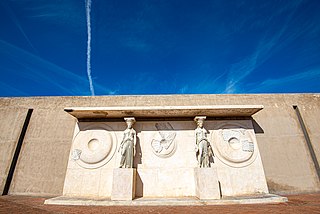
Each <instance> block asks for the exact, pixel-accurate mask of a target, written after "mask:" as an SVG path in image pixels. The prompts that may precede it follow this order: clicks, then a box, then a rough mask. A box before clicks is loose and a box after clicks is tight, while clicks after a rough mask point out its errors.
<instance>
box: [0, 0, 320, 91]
mask: <svg viewBox="0 0 320 214" xmlns="http://www.w3.org/2000/svg"><path fill="white" fill-rule="evenodd" d="M89 5H91V7H90V10H89ZM319 11H320V1H319V0H309V1H308V0H268V1H266V0H228V1H226V0H210V1H207V0H134V1H133V0H91V1H89V0H88V1H87V2H86V1H84V0H2V1H0V29H1V30H0V72H1V78H0V96H51V95H54V96H62V95H63V96H71V95H89V96H90V95H92V94H95V95H131V94H208V93H209V94H224V93H231V94H237V93H309V92H316V93H319V92H320V83H319V82H320V12H319ZM89 34H90V35H89ZM89 37H90V38H89ZM88 39H90V41H89V44H88ZM88 49H90V51H88ZM88 65H90V66H91V67H90V68H88ZM88 73H89V74H88ZM89 76H90V77H89ZM90 80H92V88H91V89H90Z"/></svg>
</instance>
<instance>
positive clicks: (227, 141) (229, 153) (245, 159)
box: [212, 122, 257, 167]
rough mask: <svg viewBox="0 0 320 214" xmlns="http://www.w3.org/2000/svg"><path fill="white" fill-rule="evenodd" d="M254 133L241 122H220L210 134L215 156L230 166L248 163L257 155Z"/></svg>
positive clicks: (240, 165)
mask: <svg viewBox="0 0 320 214" xmlns="http://www.w3.org/2000/svg"><path fill="white" fill-rule="evenodd" d="M253 135H254V133H252V132H251V131H250V130H248V129H247V128H246V127H243V125H242V124H240V123H239V124H238V123H236V122H234V123H230V122H229V123H227V124H222V125H220V126H219V127H218V129H217V130H215V131H214V132H213V134H212V143H213V145H214V146H213V150H214V153H215V155H216V157H217V158H218V159H219V160H221V161H222V162H223V163H225V164H227V165H229V166H232V167H244V166H248V165H250V164H251V163H252V162H253V161H254V160H255V158H256V156H257V151H256V149H254V148H255V147H256V142H255V139H254V136H253Z"/></svg>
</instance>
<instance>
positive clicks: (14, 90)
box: [0, 81, 28, 96]
mask: <svg viewBox="0 0 320 214" xmlns="http://www.w3.org/2000/svg"><path fill="white" fill-rule="evenodd" d="M0 89H1V91H5V93H6V94H7V95H8V96H17V95H19V96H28V94H27V93H25V92H24V91H21V90H19V89H17V88H16V87H13V86H11V85H8V84H6V83H4V82H2V81H0Z"/></svg>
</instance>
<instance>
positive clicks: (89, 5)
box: [86, 0, 94, 96]
mask: <svg viewBox="0 0 320 214" xmlns="http://www.w3.org/2000/svg"><path fill="white" fill-rule="evenodd" d="M90 12H91V0H86V17H87V30H88V42H87V44H88V45H87V73H88V79H89V84H90V91H91V95H92V96H94V88H93V82H92V77H91V19H90Z"/></svg>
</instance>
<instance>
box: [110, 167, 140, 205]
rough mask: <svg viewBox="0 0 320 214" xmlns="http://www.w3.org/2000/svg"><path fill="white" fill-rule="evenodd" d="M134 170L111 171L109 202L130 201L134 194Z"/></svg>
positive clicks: (120, 169) (118, 169) (119, 169)
mask: <svg viewBox="0 0 320 214" xmlns="http://www.w3.org/2000/svg"><path fill="white" fill-rule="evenodd" d="M136 174H137V171H136V169H133V168H129V169H125V168H116V169H114V170H113V181H112V193H111V200H113V201H115V200H119V201H121V200H132V199H134V196H135V192H136Z"/></svg>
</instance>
